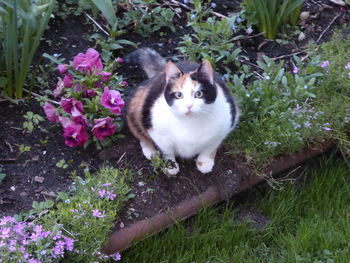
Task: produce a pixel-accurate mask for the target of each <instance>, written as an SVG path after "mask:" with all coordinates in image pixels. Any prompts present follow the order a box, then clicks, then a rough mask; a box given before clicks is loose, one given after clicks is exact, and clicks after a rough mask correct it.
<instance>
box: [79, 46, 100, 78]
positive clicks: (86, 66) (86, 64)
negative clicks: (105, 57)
mask: <svg viewBox="0 0 350 263" xmlns="http://www.w3.org/2000/svg"><path fill="white" fill-rule="evenodd" d="M73 66H74V68H75V69H76V70H79V71H80V72H81V73H84V74H86V73H88V72H89V73H91V72H92V71H96V70H98V71H100V70H102V69H103V65H102V61H101V59H100V54H99V53H98V52H97V51H96V50H95V49H93V48H89V49H88V50H87V51H86V53H85V54H83V53H79V54H78V55H76V56H75V57H74V59H73Z"/></svg>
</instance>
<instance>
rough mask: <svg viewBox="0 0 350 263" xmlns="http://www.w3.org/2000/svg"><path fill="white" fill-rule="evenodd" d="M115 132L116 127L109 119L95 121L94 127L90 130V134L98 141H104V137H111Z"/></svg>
mask: <svg viewBox="0 0 350 263" xmlns="http://www.w3.org/2000/svg"><path fill="white" fill-rule="evenodd" d="M115 130H116V125H115V124H114V123H113V119H112V118H111V117H106V118H101V119H96V120H95V126H94V127H93V128H92V134H93V135H94V136H95V137H96V138H97V139H99V140H104V139H105V137H107V136H110V135H113V134H114V133H115Z"/></svg>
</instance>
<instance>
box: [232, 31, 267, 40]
mask: <svg viewBox="0 0 350 263" xmlns="http://www.w3.org/2000/svg"><path fill="white" fill-rule="evenodd" d="M262 34H264V32H260V33H258V34H255V35H251V36H245V37H238V38H235V39H234V41H237V40H246V39H250V38H254V37H258V36H261V35H262Z"/></svg>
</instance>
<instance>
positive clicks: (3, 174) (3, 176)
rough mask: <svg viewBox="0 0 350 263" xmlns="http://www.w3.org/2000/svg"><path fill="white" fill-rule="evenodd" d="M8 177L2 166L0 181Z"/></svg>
mask: <svg viewBox="0 0 350 263" xmlns="http://www.w3.org/2000/svg"><path fill="white" fill-rule="evenodd" d="M5 177H6V174H5V173H3V172H2V169H1V168H0V183H1V181H2V180H4V179H5Z"/></svg>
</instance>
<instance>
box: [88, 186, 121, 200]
mask: <svg viewBox="0 0 350 263" xmlns="http://www.w3.org/2000/svg"><path fill="white" fill-rule="evenodd" d="M111 185H112V183H105V184H102V185H101V188H100V189H98V190H96V189H95V188H94V187H91V191H92V192H97V194H98V196H99V198H102V199H103V198H106V199H107V200H111V201H113V200H114V198H116V197H117V195H116V194H115V193H114V192H113V190H112V189H109V186H111Z"/></svg>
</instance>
